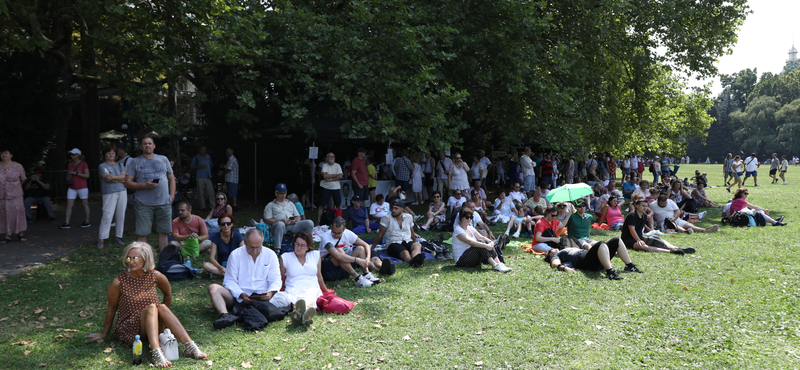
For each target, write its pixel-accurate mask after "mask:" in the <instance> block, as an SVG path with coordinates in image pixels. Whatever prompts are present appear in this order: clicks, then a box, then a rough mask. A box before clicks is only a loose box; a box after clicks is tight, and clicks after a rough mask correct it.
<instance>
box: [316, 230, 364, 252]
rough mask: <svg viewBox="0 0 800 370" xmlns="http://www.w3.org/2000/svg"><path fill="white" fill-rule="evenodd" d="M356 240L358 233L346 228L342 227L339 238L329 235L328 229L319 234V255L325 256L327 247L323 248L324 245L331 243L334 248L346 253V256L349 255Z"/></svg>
mask: <svg viewBox="0 0 800 370" xmlns="http://www.w3.org/2000/svg"><path fill="white" fill-rule="evenodd" d="M356 241H358V235H356V234H355V233H354V232H352V231H350V230H348V229H344V232H342V237H341V238H334V237H333V235H331V231H330V230H328V232H326V233H324V234H322V235H320V236H319V255H320V257H325V256H326V255H327V254H328V248H325V246H326V245H328V243H331V244H333V245H334V246H335V247H336V248H339V249H340V250H341V251H343V252H345V253H347V255H348V256H351V255H353V248H354V247H353V244H355V243H356ZM337 242H338V243H337Z"/></svg>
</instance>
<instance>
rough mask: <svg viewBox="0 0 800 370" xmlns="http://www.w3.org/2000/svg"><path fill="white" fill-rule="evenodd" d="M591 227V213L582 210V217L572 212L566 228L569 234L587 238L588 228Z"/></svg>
mask: <svg viewBox="0 0 800 370" xmlns="http://www.w3.org/2000/svg"><path fill="white" fill-rule="evenodd" d="M591 227H592V215H590V214H589V212H584V213H583V217H581V216H580V215H579V214H577V213H573V214H572V216H570V218H569V221H568V222H567V230H568V232H569V235H570V236H573V237H575V238H578V239H589V229H590V228H591Z"/></svg>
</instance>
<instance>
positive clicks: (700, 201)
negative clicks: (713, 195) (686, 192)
mask: <svg viewBox="0 0 800 370" xmlns="http://www.w3.org/2000/svg"><path fill="white" fill-rule="evenodd" d="M705 188H706V183H705V182H703V181H698V182H697V188H695V189H694V190H692V200H694V203H695V205H697V207H698V208H699V207H715V206H714V202H713V201H711V199H708V197H706V189H705Z"/></svg>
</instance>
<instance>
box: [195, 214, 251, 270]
mask: <svg viewBox="0 0 800 370" xmlns="http://www.w3.org/2000/svg"><path fill="white" fill-rule="evenodd" d="M217 222H218V223H219V232H218V233H215V234H213V235H211V237H210V238H208V240H209V241H210V242H211V253H210V254H211V255H210V256H209V257H208V262H203V269H204V270H206V271H208V273H209V274H212V275H216V276H225V270H226V269H227V268H228V256H229V255H230V254H231V252H233V250H234V249H236V248H239V247H241V246H243V245H244V238H242V234H240V233H239V230H238V229H236V228H234V227H233V215H231V214H228V213H225V214H222V216H219V218H218V219H217Z"/></svg>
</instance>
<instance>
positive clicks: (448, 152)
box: [444, 148, 450, 157]
mask: <svg viewBox="0 0 800 370" xmlns="http://www.w3.org/2000/svg"><path fill="white" fill-rule="evenodd" d="M444 155H446V156H448V157H449V156H450V148H446V149H445V150H444Z"/></svg>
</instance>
